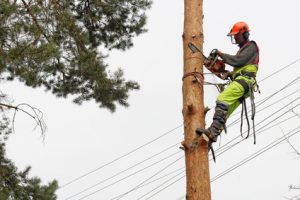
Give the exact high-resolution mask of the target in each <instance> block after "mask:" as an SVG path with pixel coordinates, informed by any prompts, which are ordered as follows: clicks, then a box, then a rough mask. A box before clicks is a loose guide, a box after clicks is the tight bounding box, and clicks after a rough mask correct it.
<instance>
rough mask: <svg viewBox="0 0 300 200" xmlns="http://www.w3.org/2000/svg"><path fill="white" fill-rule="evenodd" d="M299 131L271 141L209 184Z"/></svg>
mask: <svg viewBox="0 0 300 200" xmlns="http://www.w3.org/2000/svg"><path fill="white" fill-rule="evenodd" d="M299 128H300V126H298V127H296V128H295V129H293V130H292V131H290V132H289V133H288V134H290V133H292V132H293V131H296V130H297V129H299ZM299 132H300V130H298V131H296V132H294V133H292V134H290V135H284V136H282V137H280V138H279V139H276V140H275V141H273V142H272V143H270V144H269V145H267V146H265V147H264V148H262V149H260V150H259V151H257V152H255V153H254V154H252V155H250V156H248V157H247V158H245V159H243V160H242V161H240V162H238V163H237V164H235V165H233V166H231V167H230V168H228V169H227V170H225V171H224V172H222V173H220V174H219V175H217V176H215V177H214V178H212V180H211V182H214V181H216V180H217V179H219V178H221V177H223V176H225V175H226V174H228V173H229V172H231V171H233V170H235V169H237V168H238V167H240V166H242V165H244V164H245V163H247V162H249V161H251V160H253V159H254V158H256V157H257V156H259V155H261V154H263V153H265V152H266V151H268V150H269V149H271V148H273V147H275V146H276V145H278V144H280V143H281V142H283V141H284V140H286V139H288V138H290V137H292V136H293V135H295V134H297V133H299Z"/></svg>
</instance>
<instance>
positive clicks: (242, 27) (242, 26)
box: [227, 22, 250, 36]
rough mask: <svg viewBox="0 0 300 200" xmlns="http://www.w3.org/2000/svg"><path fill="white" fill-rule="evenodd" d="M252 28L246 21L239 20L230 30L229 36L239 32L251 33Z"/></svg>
mask: <svg viewBox="0 0 300 200" xmlns="http://www.w3.org/2000/svg"><path fill="white" fill-rule="evenodd" d="M249 31H250V29H249V26H248V24H246V23H245V22H237V23H235V24H234V25H233V27H232V29H231V30H230V32H229V33H228V34H227V36H234V35H236V34H238V33H240V32H241V33H245V32H248V33H249Z"/></svg>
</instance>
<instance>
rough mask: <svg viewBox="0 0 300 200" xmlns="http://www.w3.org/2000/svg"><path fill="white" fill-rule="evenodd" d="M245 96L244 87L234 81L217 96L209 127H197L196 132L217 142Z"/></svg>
mask: <svg viewBox="0 0 300 200" xmlns="http://www.w3.org/2000/svg"><path fill="white" fill-rule="evenodd" d="M242 96H244V88H243V87H242V85H241V84H239V83H238V82H235V81H233V82H232V83H231V84H230V85H229V86H228V87H227V88H226V89H225V90H224V91H223V92H222V93H221V94H220V95H219V96H218V98H217V103H216V109H215V113H214V116H213V122H212V124H211V125H210V127H209V128H207V129H202V128H197V129H196V133H197V134H199V135H201V134H205V135H206V136H207V137H208V138H209V140H210V141H212V142H216V141H217V137H218V136H219V135H220V134H221V132H222V131H223V129H224V127H225V124H226V120H227V118H228V117H229V116H230V115H231V113H232V112H233V111H234V110H235V109H236V108H237V107H238V106H239V104H240V102H239V99H240V98H241V97H242Z"/></svg>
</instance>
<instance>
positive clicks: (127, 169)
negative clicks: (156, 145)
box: [67, 143, 179, 199]
mask: <svg viewBox="0 0 300 200" xmlns="http://www.w3.org/2000/svg"><path fill="white" fill-rule="evenodd" d="M178 144H179V143H176V144H174V145H171V146H169V147H168V148H165V149H164V150H162V151H160V152H158V153H156V154H154V155H152V156H150V157H148V158H146V159H144V160H142V161H140V162H138V163H137V164H134V165H132V166H130V167H128V168H126V169H124V170H122V171H120V172H118V173H116V174H114V175H112V176H110V177H108V178H106V179H104V180H102V181H99V182H97V183H96V184H93V185H92V186H90V187H87V188H85V189H84V190H81V191H80V192H78V193H76V194H74V195H72V196H70V197H68V198H67V199H70V198H73V197H75V196H78V195H80V194H82V193H84V192H86V191H88V190H90V189H92V188H94V187H96V186H98V185H100V184H102V183H104V182H106V181H108V180H110V179H112V178H115V177H117V176H118V175H120V174H122V173H124V172H126V171H129V170H130V169H133V168H134V167H136V166H138V165H141V164H143V163H145V162H146V161H148V160H150V159H152V158H154V157H156V156H158V155H160V154H162V153H164V152H166V151H167V150H169V149H171V148H173V147H175V146H177V145H178ZM178 153H179V151H178Z"/></svg>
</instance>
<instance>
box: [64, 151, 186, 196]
mask: <svg viewBox="0 0 300 200" xmlns="http://www.w3.org/2000/svg"><path fill="white" fill-rule="evenodd" d="M179 153H181V151H177V152H175V153H172V154H171V155H168V156H166V157H164V158H162V159H160V160H158V161H156V162H154V163H152V164H150V165H147V166H146V167H144V168H142V169H139V170H138V171H135V172H133V173H131V174H129V175H127V176H125V177H123V178H120V179H118V180H116V181H114V182H113V183H110V184H108V185H106V186H104V187H102V188H100V189H98V190H97V191H96V192H100V191H102V190H104V189H107V188H108V187H111V186H113V185H115V184H117V183H119V182H121V181H123V180H125V179H127V178H130V177H132V176H133V175H136V174H138V173H140V172H142V171H144V170H146V169H148V168H150V167H153V166H154V165H157V164H159V163H161V162H162V161H165V160H167V159H169V158H171V157H173V156H175V155H177V154H179ZM97 185H99V184H98V183H97V184H95V185H93V186H91V187H89V188H86V189H84V190H82V191H80V192H78V193H76V194H73V195H70V196H69V197H67V198H66V199H65V200H69V199H71V198H73V197H76V196H78V195H80V194H82V193H83V192H86V191H88V190H89V189H91V188H94V186H97ZM96 192H95V193H96ZM92 194H94V193H91V195H92ZM88 196H90V195H86V196H84V197H88Z"/></svg>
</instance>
